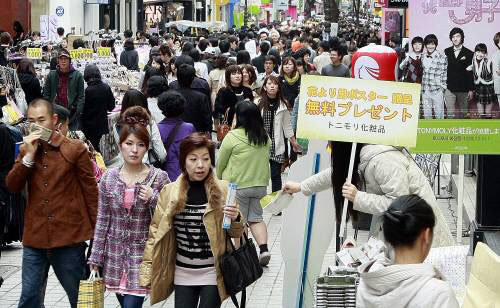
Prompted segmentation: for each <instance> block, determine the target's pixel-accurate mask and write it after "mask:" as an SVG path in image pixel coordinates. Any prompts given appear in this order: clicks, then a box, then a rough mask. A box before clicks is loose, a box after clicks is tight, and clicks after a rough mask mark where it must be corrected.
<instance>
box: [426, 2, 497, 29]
mask: <svg viewBox="0 0 500 308" xmlns="http://www.w3.org/2000/svg"><path fill="white" fill-rule="evenodd" d="M422 8H423V12H424V14H436V13H437V10H438V8H447V9H448V14H449V16H450V19H451V21H453V22H454V23H456V24H458V25H464V24H468V23H470V22H472V21H474V22H481V21H482V19H483V15H484V16H487V17H488V23H493V22H494V21H495V15H496V14H497V13H500V1H498V0H467V1H464V0H447V1H443V0H425V1H422ZM460 9H462V11H464V9H465V12H464V13H463V15H464V16H463V17H460V16H459V13H456V12H455V10H460ZM460 15H461V14H460Z"/></svg>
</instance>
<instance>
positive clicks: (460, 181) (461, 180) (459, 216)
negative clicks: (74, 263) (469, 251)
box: [457, 154, 465, 244]
mask: <svg viewBox="0 0 500 308" xmlns="http://www.w3.org/2000/svg"><path fill="white" fill-rule="evenodd" d="M464 169H465V156H464V155H463V154H461V155H459V156H458V187H457V189H458V204H457V210H458V213H457V243H458V244H461V243H462V223H463V222H462V220H463V219H462V217H463V211H464Z"/></svg>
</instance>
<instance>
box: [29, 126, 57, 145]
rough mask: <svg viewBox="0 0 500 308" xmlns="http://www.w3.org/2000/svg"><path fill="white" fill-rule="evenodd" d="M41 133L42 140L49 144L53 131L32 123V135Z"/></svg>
mask: <svg viewBox="0 0 500 308" xmlns="http://www.w3.org/2000/svg"><path fill="white" fill-rule="evenodd" d="M37 131H40V134H41V136H40V140H43V141H45V142H49V140H50V136H52V130H51V129H48V128H46V127H43V126H41V125H38V124H36V123H31V125H30V133H34V132H37Z"/></svg>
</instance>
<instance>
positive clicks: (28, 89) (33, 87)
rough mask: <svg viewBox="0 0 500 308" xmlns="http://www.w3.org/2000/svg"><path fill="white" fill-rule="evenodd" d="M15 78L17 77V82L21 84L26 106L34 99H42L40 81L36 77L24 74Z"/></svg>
mask: <svg viewBox="0 0 500 308" xmlns="http://www.w3.org/2000/svg"><path fill="white" fill-rule="evenodd" d="M17 76H18V77H19V82H20V83H21V87H22V88H23V91H24V96H25V97H26V102H27V103H28V104H29V103H30V102H32V101H33V100H34V99H35V98H39V97H42V89H41V88H40V81H39V80H38V78H36V76H34V75H31V74H26V73H20V74H18V75H17Z"/></svg>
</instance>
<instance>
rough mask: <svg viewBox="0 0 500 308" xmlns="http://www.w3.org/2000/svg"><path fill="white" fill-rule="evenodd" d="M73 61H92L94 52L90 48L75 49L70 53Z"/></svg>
mask: <svg viewBox="0 0 500 308" xmlns="http://www.w3.org/2000/svg"><path fill="white" fill-rule="evenodd" d="M70 53H71V59H75V60H90V59H92V57H93V56H94V51H93V50H92V49H90V48H85V49H84V48H81V49H73V50H71V51H70Z"/></svg>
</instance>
